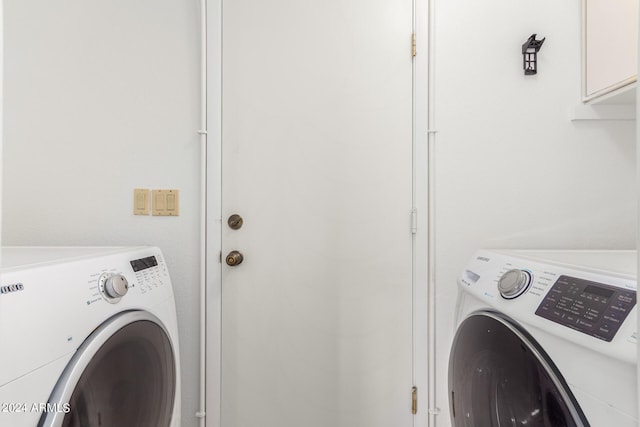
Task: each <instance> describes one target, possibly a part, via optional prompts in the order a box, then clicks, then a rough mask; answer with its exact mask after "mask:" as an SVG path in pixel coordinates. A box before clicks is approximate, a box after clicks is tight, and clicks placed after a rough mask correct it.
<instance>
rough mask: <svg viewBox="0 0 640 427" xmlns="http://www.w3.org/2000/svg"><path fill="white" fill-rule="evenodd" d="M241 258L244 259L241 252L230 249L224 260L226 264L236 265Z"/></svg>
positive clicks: (239, 262) (240, 262) (240, 261)
mask: <svg viewBox="0 0 640 427" xmlns="http://www.w3.org/2000/svg"><path fill="white" fill-rule="evenodd" d="M243 259H244V257H243V256H242V254H241V253H240V252H238V251H231V252H229V254H228V255H227V258H226V262H227V265H228V266H230V267H235V266H236V265H239V264H242V260H243Z"/></svg>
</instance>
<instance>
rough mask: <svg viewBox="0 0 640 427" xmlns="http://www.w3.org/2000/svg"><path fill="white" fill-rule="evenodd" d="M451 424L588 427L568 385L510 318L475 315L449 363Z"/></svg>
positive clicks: (459, 334) (460, 332)
mask: <svg viewBox="0 0 640 427" xmlns="http://www.w3.org/2000/svg"><path fill="white" fill-rule="evenodd" d="M449 405H450V410H451V419H452V423H453V425H455V426H456V427H460V426H469V427H470V426H477V427H485V426H516V425H517V426H523V425H526V426H539V427H543V426H544V427H563V426H566V427H572V426H588V425H589V423H588V422H587V421H586V419H585V417H584V414H583V413H582V410H581V409H580V407H579V406H578V404H577V402H576V400H575V398H574V397H573V394H572V393H571V391H570V390H569V387H568V385H567V384H566V382H565V381H564V379H563V378H562V375H561V374H560V373H559V372H558V369H557V368H556V367H555V365H554V364H553V362H552V361H551V360H550V359H549V357H548V355H547V354H546V353H545V352H544V350H542V348H541V347H540V346H539V345H538V344H537V343H536V342H535V340H534V339H533V338H532V337H531V336H530V335H529V334H528V333H526V332H525V331H524V330H522V328H520V327H519V326H518V325H516V324H515V323H514V322H512V321H511V320H509V319H508V318H507V317H505V316H503V315H501V314H498V313H494V312H477V313H473V314H472V315H470V316H469V317H467V318H466V319H465V320H464V321H463V322H462V323H461V324H460V327H459V328H458V331H457V333H456V336H455V339H454V342H453V347H452V350H451V356H450V359H449Z"/></svg>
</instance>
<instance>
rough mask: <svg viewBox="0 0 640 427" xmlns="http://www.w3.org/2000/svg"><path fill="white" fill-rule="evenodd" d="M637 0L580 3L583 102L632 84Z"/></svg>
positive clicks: (635, 60) (635, 43) (634, 63)
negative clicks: (581, 7)
mask: <svg viewBox="0 0 640 427" xmlns="http://www.w3.org/2000/svg"><path fill="white" fill-rule="evenodd" d="M637 39H638V0H583V43H584V46H583V54H584V85H583V86H584V92H583V95H584V100H585V101H588V100H591V99H594V98H597V97H599V96H601V95H604V94H607V93H610V92H612V91H614V90H616V89H620V88H622V87H624V86H627V85H629V84H631V83H633V82H635V81H636V73H637V58H638V55H637Z"/></svg>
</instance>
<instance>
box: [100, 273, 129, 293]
mask: <svg viewBox="0 0 640 427" xmlns="http://www.w3.org/2000/svg"><path fill="white" fill-rule="evenodd" d="M128 290H129V282H127V279H126V278H125V277H124V276H123V275H122V274H114V275H112V276H109V277H108V278H107V280H106V281H105V282H104V292H105V293H106V294H107V296H108V297H110V298H122V297H123V296H125V294H126V293H127V291H128Z"/></svg>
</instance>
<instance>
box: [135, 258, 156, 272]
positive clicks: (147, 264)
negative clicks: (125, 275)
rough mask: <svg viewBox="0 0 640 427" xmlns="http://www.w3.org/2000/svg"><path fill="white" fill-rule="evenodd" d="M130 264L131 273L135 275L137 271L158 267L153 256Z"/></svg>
mask: <svg viewBox="0 0 640 427" xmlns="http://www.w3.org/2000/svg"><path fill="white" fill-rule="evenodd" d="M130 262H131V267H132V268H133V271H135V272H136V273H137V272H138V271H142V270H146V269H147V268H151V267H155V266H157V265H158V260H157V259H156V257H155V256H150V257H146V258H140V259H136V260H133V261H130Z"/></svg>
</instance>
